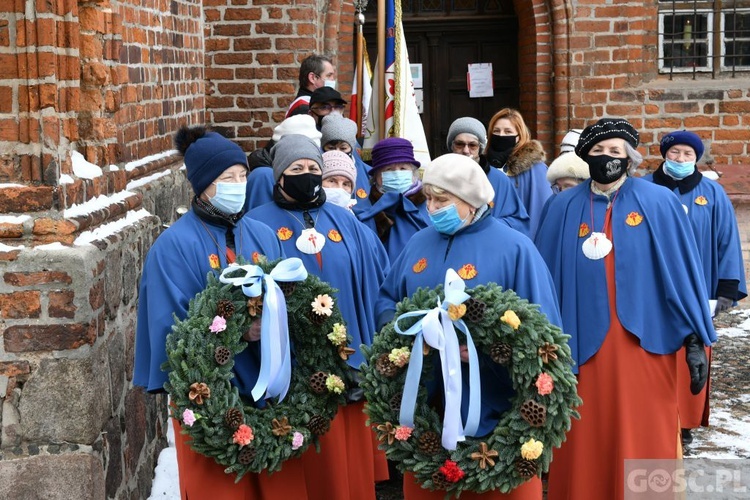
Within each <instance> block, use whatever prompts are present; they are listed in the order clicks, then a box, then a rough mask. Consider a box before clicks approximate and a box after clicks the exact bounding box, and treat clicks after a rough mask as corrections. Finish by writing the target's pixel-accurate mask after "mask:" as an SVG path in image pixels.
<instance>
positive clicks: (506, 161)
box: [485, 108, 552, 238]
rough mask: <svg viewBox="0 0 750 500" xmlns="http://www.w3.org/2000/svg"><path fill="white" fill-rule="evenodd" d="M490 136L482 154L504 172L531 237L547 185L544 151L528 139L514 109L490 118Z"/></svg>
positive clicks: (520, 118)
mask: <svg viewBox="0 0 750 500" xmlns="http://www.w3.org/2000/svg"><path fill="white" fill-rule="evenodd" d="M487 130H488V131H489V132H490V134H491V135H490V137H489V139H488V140H487V147H486V148H485V155H486V156H487V160H488V161H489V163H490V165H492V166H493V167H496V168H501V169H502V170H503V172H505V173H506V174H508V177H510V179H511V181H512V182H513V185H514V186H515V187H516V191H518V196H520V197H521V201H523V204H524V206H525V207H526V212H528V214H529V217H530V226H529V236H530V237H531V238H534V235H535V234H536V228H537V226H539V219H540V218H541V214H542V209H543V208H544V203H545V202H546V201H547V198H549V197H550V196H551V195H552V193H550V190H549V188H548V186H549V184H547V179H546V174H547V165H546V164H545V163H544V150H543V149H542V145H541V144H539V142H537V141H534V140H532V139H531V132H529V128H528V127H527V126H526V123H525V122H524V121H523V116H521V113H519V112H518V111H516V110H515V109H510V108H505V109H501V110H500V111H498V112H497V113H495V114H494V116H493V117H492V118H491V119H490V124H489V127H487Z"/></svg>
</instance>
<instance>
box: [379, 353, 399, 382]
mask: <svg viewBox="0 0 750 500" xmlns="http://www.w3.org/2000/svg"><path fill="white" fill-rule="evenodd" d="M375 369H376V370H377V371H378V372H379V373H380V374H381V375H382V376H384V377H388V378H391V377H395V376H396V374H397V373H398V366H396V365H394V364H393V361H391V360H390V359H388V354H387V353H383V354H381V355H380V356H378V359H377V361H375Z"/></svg>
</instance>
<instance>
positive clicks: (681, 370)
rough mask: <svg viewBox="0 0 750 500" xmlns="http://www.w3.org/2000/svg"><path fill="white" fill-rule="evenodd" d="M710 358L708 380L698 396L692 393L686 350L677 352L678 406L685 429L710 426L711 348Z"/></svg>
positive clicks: (708, 349) (707, 351)
mask: <svg viewBox="0 0 750 500" xmlns="http://www.w3.org/2000/svg"><path fill="white" fill-rule="evenodd" d="M706 357H707V358H708V380H706V386H705V387H704V388H703V390H702V391H701V392H699V393H698V394H693V393H692V392H690V370H688V365H687V363H686V362H685V348H684V347H683V348H682V349H680V350H679V351H677V404H678V406H679V409H680V425H681V426H682V428H683V429H695V428H697V427H700V426H702V425H703V426H708V415H709V405H708V394H709V393H710V391H711V348H710V347H706Z"/></svg>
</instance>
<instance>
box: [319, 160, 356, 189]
mask: <svg viewBox="0 0 750 500" xmlns="http://www.w3.org/2000/svg"><path fill="white" fill-rule="evenodd" d="M334 175H340V176H342V177H346V178H347V179H349V180H350V181H352V186H354V184H355V183H356V182H357V169H356V168H355V167H354V160H352V159H351V158H349V155H348V154H346V153H344V152H343V151H326V152H325V153H323V179H324V180H325V179H328V178H329V177H333V176H334Z"/></svg>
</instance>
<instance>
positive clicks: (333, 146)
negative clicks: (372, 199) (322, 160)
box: [320, 114, 370, 201]
mask: <svg viewBox="0 0 750 500" xmlns="http://www.w3.org/2000/svg"><path fill="white" fill-rule="evenodd" d="M320 133H321V134H322V135H323V136H322V137H321V139H320V144H321V147H322V148H323V152H326V151H341V152H342V153H346V154H347V155H348V156H349V158H351V159H352V161H353V162H354V167H355V168H356V169H357V176H356V177H357V178H356V179H355V184H354V189H353V194H354V197H355V198H356V200H357V201H359V200H362V199H364V198H367V196H368V195H369V194H370V176H369V175H368V172H369V171H370V167H368V166H367V164H366V163H365V162H364V161H363V160H362V158H361V157H360V156H359V153H358V152H357V146H358V143H357V124H356V123H355V122H354V121H353V120H350V119H349V118H344V117H343V116H341V115H335V114H330V115H328V116H325V117H323V126H322V127H321V128H320Z"/></svg>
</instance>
